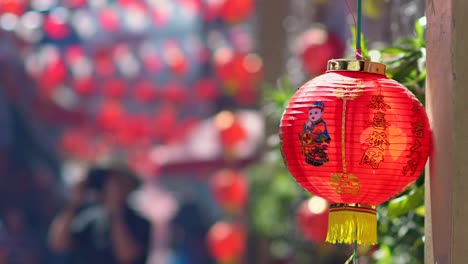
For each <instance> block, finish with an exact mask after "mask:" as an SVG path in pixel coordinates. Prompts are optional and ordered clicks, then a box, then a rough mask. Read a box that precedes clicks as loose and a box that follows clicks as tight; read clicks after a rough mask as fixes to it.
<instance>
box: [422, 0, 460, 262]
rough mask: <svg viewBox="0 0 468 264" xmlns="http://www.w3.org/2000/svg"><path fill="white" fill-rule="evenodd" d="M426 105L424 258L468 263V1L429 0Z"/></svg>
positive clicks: (434, 260) (428, 260) (431, 260)
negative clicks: (430, 141) (430, 143)
mask: <svg viewBox="0 0 468 264" xmlns="http://www.w3.org/2000/svg"><path fill="white" fill-rule="evenodd" d="M426 6H427V7H426V8H427V10H426V13H427V18H428V30H427V36H426V39H427V76H428V77H427V101H426V104H427V109H428V114H429V118H430V120H431V125H432V129H433V136H434V148H433V155H432V157H431V159H430V166H429V168H428V172H429V173H428V176H429V177H426V225H425V229H426V248H425V250H426V252H425V262H424V263H430V264H432V263H437V264H445V263H454V264H455V263H468V251H467V250H466V245H467V244H468V228H466V224H467V223H468V203H467V201H468V155H467V153H466V150H467V149H468V136H467V135H468V103H467V102H466V100H467V98H468V89H467V84H468V74H467V73H466V72H467V70H468V52H467V49H466V47H468V34H466V33H465V31H466V25H467V23H468V16H467V15H466V10H468V1H466V0H445V1H436V0H427V5H426Z"/></svg>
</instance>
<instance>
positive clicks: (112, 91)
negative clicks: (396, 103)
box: [102, 78, 127, 98]
mask: <svg viewBox="0 0 468 264" xmlns="http://www.w3.org/2000/svg"><path fill="white" fill-rule="evenodd" d="M102 88H103V93H104V95H105V96H107V97H110V98H122V97H123V96H124V94H125V92H126V90H127V83H126V81H125V80H123V79H118V78H111V79H109V80H107V81H105V82H104V84H103V87H102Z"/></svg>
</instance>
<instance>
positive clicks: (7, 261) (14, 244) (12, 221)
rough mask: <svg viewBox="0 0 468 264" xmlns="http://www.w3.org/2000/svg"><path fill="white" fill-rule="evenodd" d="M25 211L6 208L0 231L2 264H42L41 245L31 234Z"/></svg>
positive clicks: (0, 263)
mask: <svg viewBox="0 0 468 264" xmlns="http://www.w3.org/2000/svg"><path fill="white" fill-rule="evenodd" d="M26 219H27V217H26V215H25V212H24V210H23V209H20V208H17V207H10V208H5V209H4V211H3V213H2V228H1V231H0V264H35V263H40V255H39V245H38V244H37V242H36V241H35V240H34V236H33V235H32V234H31V232H29V231H30V230H29V229H28V223H27V221H26Z"/></svg>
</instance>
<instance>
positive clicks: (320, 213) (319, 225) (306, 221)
mask: <svg viewBox="0 0 468 264" xmlns="http://www.w3.org/2000/svg"><path fill="white" fill-rule="evenodd" d="M327 209H328V203H327V201H326V200H325V199H323V198H321V197H318V196H314V197H312V198H310V199H308V200H306V201H304V202H302V203H301V205H300V206H299V208H298V210H297V215H296V221H297V224H298V227H299V231H301V234H302V235H303V236H304V238H305V239H307V240H309V241H311V242H314V243H321V242H324V241H325V238H326V237H327V227H328V210H327Z"/></svg>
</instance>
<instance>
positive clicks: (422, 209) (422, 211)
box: [414, 205, 426, 216]
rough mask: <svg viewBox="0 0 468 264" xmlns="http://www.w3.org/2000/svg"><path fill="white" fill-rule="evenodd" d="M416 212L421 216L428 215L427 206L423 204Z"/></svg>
mask: <svg viewBox="0 0 468 264" xmlns="http://www.w3.org/2000/svg"><path fill="white" fill-rule="evenodd" d="M414 212H415V213H416V214H417V215H419V216H425V215H426V208H425V207H424V205H421V206H419V207H418V208H416V210H414Z"/></svg>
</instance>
